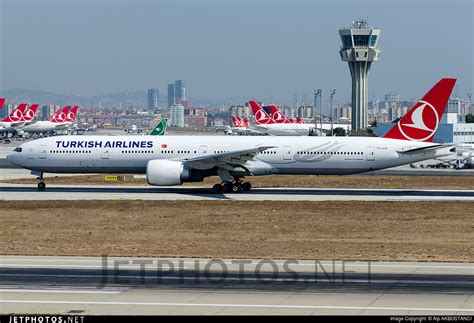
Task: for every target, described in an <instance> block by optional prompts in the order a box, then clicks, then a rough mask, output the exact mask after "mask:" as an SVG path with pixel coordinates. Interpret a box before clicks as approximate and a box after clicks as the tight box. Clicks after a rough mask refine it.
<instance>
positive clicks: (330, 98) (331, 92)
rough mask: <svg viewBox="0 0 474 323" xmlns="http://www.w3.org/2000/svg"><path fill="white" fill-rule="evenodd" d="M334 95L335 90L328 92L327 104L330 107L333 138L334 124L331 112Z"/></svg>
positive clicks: (332, 134)
mask: <svg viewBox="0 0 474 323" xmlns="http://www.w3.org/2000/svg"><path fill="white" fill-rule="evenodd" d="M334 94H336V90H335V89H333V90H331V91H329V104H330V106H331V137H332V136H334V122H333V114H334V113H333V110H332V98H333V97H334Z"/></svg>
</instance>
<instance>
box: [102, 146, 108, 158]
mask: <svg viewBox="0 0 474 323" xmlns="http://www.w3.org/2000/svg"><path fill="white" fill-rule="evenodd" d="M102 159H109V148H102Z"/></svg>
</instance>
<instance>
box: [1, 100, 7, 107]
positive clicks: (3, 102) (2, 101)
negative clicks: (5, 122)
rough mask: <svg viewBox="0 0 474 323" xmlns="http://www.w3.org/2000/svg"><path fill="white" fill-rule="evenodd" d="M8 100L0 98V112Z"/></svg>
mask: <svg viewBox="0 0 474 323" xmlns="http://www.w3.org/2000/svg"><path fill="white" fill-rule="evenodd" d="M6 100H7V99H5V98H0V110H2V108H3V105H4V104H5V101H6Z"/></svg>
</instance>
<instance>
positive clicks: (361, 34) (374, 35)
mask: <svg viewBox="0 0 474 323" xmlns="http://www.w3.org/2000/svg"><path fill="white" fill-rule="evenodd" d="M339 35H340V36H341V40H342V46H341V50H340V51H339V54H340V55H341V59H342V60H343V61H346V62H347V63H348V64H349V69H350V71H351V77H352V129H353V130H356V129H365V128H367V104H368V93H369V89H368V77H369V70H370V65H372V62H373V61H378V59H379V56H380V50H379V47H378V44H379V38H380V29H378V28H369V27H368V26H367V20H364V19H359V20H357V21H354V22H352V28H342V29H340V30H339Z"/></svg>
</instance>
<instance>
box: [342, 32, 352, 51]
mask: <svg viewBox="0 0 474 323" xmlns="http://www.w3.org/2000/svg"><path fill="white" fill-rule="evenodd" d="M341 40H342V47H344V48H351V47H352V37H351V35H342V36H341Z"/></svg>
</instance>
